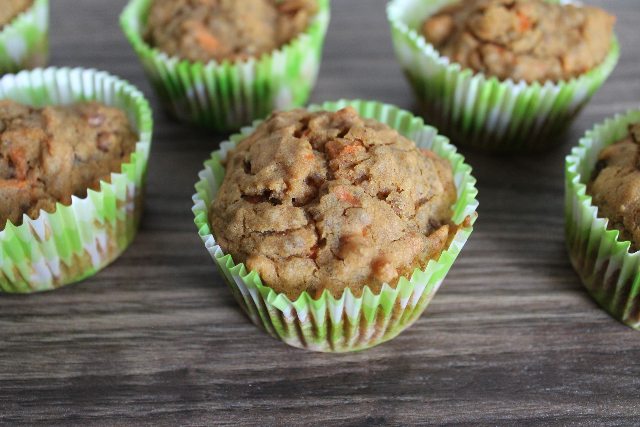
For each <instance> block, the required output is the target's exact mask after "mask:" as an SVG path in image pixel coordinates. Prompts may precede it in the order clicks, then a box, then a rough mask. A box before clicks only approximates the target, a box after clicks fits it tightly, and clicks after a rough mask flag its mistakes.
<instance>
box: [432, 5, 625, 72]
mask: <svg viewBox="0 0 640 427" xmlns="http://www.w3.org/2000/svg"><path fill="white" fill-rule="evenodd" d="M614 23H615V17H613V16H611V15H609V14H608V13H606V12H605V11H603V10H602V9H598V8H595V7H589V6H584V7H582V6H573V5H558V4H553V3H550V2H547V1H545V0H467V1H464V2H460V3H456V4H454V5H451V6H449V7H446V8H445V9H443V10H441V11H440V12H438V13H437V14H436V15H434V16H432V17H430V18H429V19H427V20H426V21H425V22H424V24H423V27H422V33H423V35H424V36H425V38H426V39H427V40H428V41H429V42H430V43H432V44H433V45H434V46H435V47H436V48H437V49H438V50H439V51H440V52H441V53H442V54H443V55H444V56H446V57H448V58H450V59H451V60H452V61H454V62H457V63H459V64H461V65H462V66H463V67H465V68H471V69H473V70H474V71H477V72H482V73H484V74H486V75H489V76H496V77H498V78H499V79H501V80H506V79H509V78H510V79H512V80H514V81H520V80H524V81H526V82H527V83H532V82H545V81H554V82H558V81H561V80H569V79H571V78H573V77H577V76H580V75H581V74H584V73H586V72H587V71H589V70H591V69H593V68H594V67H596V66H598V65H599V64H600V63H602V61H604V59H605V58H606V56H607V54H608V53H609V49H610V46H611V40H612V37H613V25H614Z"/></svg>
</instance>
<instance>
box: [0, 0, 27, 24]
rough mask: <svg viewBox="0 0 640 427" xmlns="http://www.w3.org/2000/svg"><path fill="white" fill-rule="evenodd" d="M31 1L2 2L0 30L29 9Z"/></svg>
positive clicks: (8, 0)
mask: <svg viewBox="0 0 640 427" xmlns="http://www.w3.org/2000/svg"><path fill="white" fill-rule="evenodd" d="M32 3H33V0H3V1H2V7H0V29H1V28H2V27H3V26H5V25H7V24H8V23H10V22H11V21H13V19H14V18H15V17H16V16H18V15H20V14H21V13H22V12H24V11H25V10H27V9H28V8H29V7H31V4H32Z"/></svg>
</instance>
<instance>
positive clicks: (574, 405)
mask: <svg viewBox="0 0 640 427" xmlns="http://www.w3.org/2000/svg"><path fill="white" fill-rule="evenodd" d="M333 3H334V4H333V9H334V11H333V12H334V13H333V20H332V24H331V30H330V33H329V37H328V40H327V46H326V50H325V56H324V61H323V66H322V73H321V76H320V81H319V83H318V86H317V89H316V91H315V94H314V96H313V101H324V100H334V99H336V98H339V97H346V98H368V99H376V100H380V101H385V102H390V103H394V104H397V105H399V106H402V107H405V108H409V109H412V108H413V107H414V101H413V98H412V94H411V91H410V89H409V87H408V85H407V84H406V83H405V81H404V79H403V76H402V73H401V70H400V68H399V67H398V65H397V63H396V61H395V58H394V56H393V53H392V49H391V42H390V38H389V31H388V28H387V24H386V20H385V16H384V7H385V1H384V0H370V1H367V2H365V1H363V0H339V1H335V2H333ZM589 3H594V4H598V5H601V6H604V7H606V8H608V9H610V10H612V11H613V12H615V13H616V14H617V15H618V18H619V21H618V26H617V33H618V35H619V37H620V39H621V43H622V49H623V50H622V58H621V61H620V64H619V66H618V68H617V69H616V71H615V72H614V75H613V77H612V78H611V79H610V80H609V81H608V82H607V83H606V85H605V87H604V88H603V90H602V91H601V92H600V93H598V94H597V95H596V97H595V99H594V100H593V102H592V103H591V104H590V105H589V106H588V107H587V108H586V110H585V111H584V112H583V113H582V115H581V116H580V117H579V118H578V120H577V121H576V123H575V124H574V125H573V126H572V128H571V130H570V132H569V134H568V135H567V139H566V143H565V144H564V145H563V146H562V147H559V148H558V149H556V150H554V151H552V152H550V153H547V154H541V155H529V156H519V157H492V156H488V155H484V154H480V153H475V152H467V151H466V150H462V151H463V153H464V154H465V155H466V156H467V158H468V161H469V162H470V163H471V164H472V165H473V166H474V169H475V175H476V177H477V178H478V181H479V189H480V201H481V207H480V219H479V221H478V223H477V229H476V231H475V233H474V235H473V236H472V238H471V240H470V243H469V245H468V246H467V248H466V249H465V251H464V252H463V254H462V256H461V257H460V259H459V261H458V262H457V264H456V265H455V267H454V269H453V270H452V272H451V274H450V275H449V277H448V278H447V280H446V282H445V284H444V286H443V287H442V289H441V291H440V292H439V294H438V295H437V296H436V298H435V300H434V301H433V303H432V305H431V306H430V307H429V309H428V312H427V313H426V314H425V315H424V316H423V317H422V318H421V319H420V320H419V321H418V322H417V323H416V324H415V325H414V326H413V327H412V328H410V329H409V330H408V331H406V332H405V333H403V334H402V335H400V336H399V337H398V338H397V339H395V340H394V341H392V342H390V343H387V344H384V345H382V346H379V347H377V348H374V349H372V350H369V351H366V352H362V353H355V354H345V355H323V354H314V353H306V352H302V351H299V350H295V349H292V348H289V347H287V346H285V345H283V344H281V343H279V342H278V341H275V340H273V339H271V338H269V337H268V336H267V335H266V334H265V333H263V332H262V331H260V330H258V329H257V328H255V327H254V326H253V325H252V324H250V323H249V322H248V320H246V318H245V317H244V316H243V315H242V314H241V312H240V311H239V309H238V308H237V306H236V305H235V303H234V302H233V300H232V298H231V296H230V295H229V293H228V292H227V290H226V288H225V287H224V286H223V284H222V281H221V279H220V278H219V277H218V275H217V273H216V272H215V270H214V268H213V264H212V263H211V261H210V259H209V257H208V255H207V254H206V253H205V251H204V248H203V247H202V244H201V243H200V240H199V238H198V236H197V234H196V232H195V227H194V226H193V222H192V215H191V212H190V207H191V203H190V196H191V194H192V192H193V184H194V182H195V180H196V174H197V171H198V170H199V169H200V167H201V164H202V162H203V160H204V159H205V158H206V157H207V155H208V153H209V152H210V151H211V150H212V149H214V148H215V147H217V145H218V143H219V142H220V140H221V137H219V136H216V135H211V134H208V133H206V132H203V131H199V130H194V129H189V128H187V127H184V126H181V125H179V124H176V123H174V122H172V121H170V120H168V119H167V118H166V117H165V116H164V115H163V113H162V112H161V111H160V109H159V108H158V106H157V103H156V101H155V98H154V96H153V94H152V93H151V91H150V87H149V85H148V84H147V82H146V81H145V79H144V77H143V75H142V70H141V67H140V65H139V63H138V61H137V60H136V58H135V56H134V54H133V52H132V50H131V49H130V48H129V47H128V45H127V43H126V41H125V40H124V37H123V36H122V35H121V33H120V30H119V27H118V23H117V15H118V13H119V11H120V9H121V8H122V7H123V6H124V4H125V1H124V0H109V1H101V0H83V1H77V0H53V1H52V24H53V25H52V27H53V31H52V52H53V56H52V64H55V65H60V66H78V65H82V66H87V67H95V68H99V69H104V70H108V71H111V72H113V73H115V74H117V75H120V76H122V77H124V78H126V79H128V80H130V81H132V82H133V83H135V84H136V85H138V86H139V87H140V88H141V89H142V90H143V91H144V92H145V93H147V94H148V95H149V97H150V99H151V100H152V102H153V104H154V107H155V108H156V112H155V118H156V138H155V140H154V146H153V154H152V160H151V167H150V177H149V188H148V193H147V199H146V214H145V218H144V222H143V225H142V228H141V230H140V234H139V237H138V239H137V240H136V242H135V243H134V245H133V246H132V248H131V249H130V250H129V251H128V252H127V253H126V254H125V255H124V256H123V257H122V258H121V259H119V260H118V261H117V262H116V263H115V264H114V265H113V266H111V267H110V268H108V269H106V270H104V271H103V272H101V273H100V274H98V275H97V276H96V277H94V278H92V279H90V280H87V281H86V282H84V283H82V284H79V285H76V286H72V287H68V288H66V289H62V290H60V291H57V292H54V293H49V294H44V295H34V296H29V297H15V296H2V297H0V341H1V343H2V344H1V345H0V423H3V424H7V425H15V424H20V423H23V424H29V425H56V424H65V425H69V424H76V425H141V424H153V425H175V424H181V425H182V424H184V425H203V424H207V425H211V424H221V425H222V424H226V425H267V424H317V425H337V424H347V425H381V424H388V425H406V424H425V425H426V424H465V423H467V424H469V423H472V424H488V425H495V424H505V425H509V424H519V425H534V424H538V425H539V424H545V425H578V424H580V425H594V426H595V425H628V424H637V423H638V422H640V421H639V420H640V394H639V393H638V390H639V389H640V364H638V354H639V352H640V335H639V334H638V332H635V331H632V330H630V329H628V328H627V327H625V326H622V325H620V324H618V323H617V322H615V321H614V320H612V319H611V318H609V317H608V316H607V314H605V313H604V312H603V311H602V310H600V309H599V308H598V307H597V306H596V304H595V303H593V302H592V301H591V300H590V298H589V297H588V296H587V295H586V293H585V292H584V291H583V290H582V288H581V286H580V284H579V282H578V278H577V276H576V275H575V274H574V272H573V271H572V269H571V267H570V265H569V262H568V259H567V256H566V254H565V250H564V243H563V224H562V221H563V216H562V197H563V189H562V184H563V162H564V155H565V154H566V153H567V152H568V151H569V150H570V148H571V146H572V145H574V144H575V143H576V142H577V140H578V138H579V137H580V136H581V135H582V134H583V132H584V131H585V130H586V129H588V128H590V127H591V126H592V125H593V124H594V123H595V122H598V121H601V120H602V119H604V118H605V117H607V116H610V115H612V114H615V113H618V112H623V111H624V110H626V109H629V108H632V107H638V106H639V105H640V75H639V73H638V64H639V63H640V47H639V46H638V45H639V44H640V32H638V29H637V23H638V22H640V3H639V2H638V1H637V0H616V1H609V2H606V1H604V0H600V1H593V2H589Z"/></svg>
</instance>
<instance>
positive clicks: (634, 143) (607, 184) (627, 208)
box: [587, 123, 640, 251]
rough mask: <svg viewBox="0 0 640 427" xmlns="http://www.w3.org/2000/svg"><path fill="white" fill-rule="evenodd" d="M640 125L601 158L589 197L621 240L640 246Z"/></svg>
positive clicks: (608, 149)
mask: <svg viewBox="0 0 640 427" xmlns="http://www.w3.org/2000/svg"><path fill="white" fill-rule="evenodd" d="M638 159H640V123H634V124H632V125H630V126H629V135H628V136H627V137H626V138H624V139H623V140H620V141H617V142H615V143H614V144H611V145H610V146H608V147H605V148H603V149H602V151H600V154H598V161H597V163H596V165H595V169H594V171H593V174H592V177H591V181H590V182H589V185H588V186H587V193H588V194H589V195H590V196H591V197H592V203H593V204H594V205H596V206H597V207H598V216H599V217H601V218H606V219H607V220H608V227H609V229H611V230H617V231H618V233H619V235H618V239H620V240H624V241H629V242H631V249H632V250H633V251H637V250H638V247H639V246H640V217H638V212H640V164H639V163H638Z"/></svg>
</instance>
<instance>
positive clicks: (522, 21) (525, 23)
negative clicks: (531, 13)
mask: <svg viewBox="0 0 640 427" xmlns="http://www.w3.org/2000/svg"><path fill="white" fill-rule="evenodd" d="M517 15H518V21H519V22H518V31H520V32H521V33H524V32H525V31H527V30H529V29H531V27H532V26H533V24H532V22H531V20H530V19H529V17H528V16H527V15H525V14H524V13H522V12H517Z"/></svg>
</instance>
